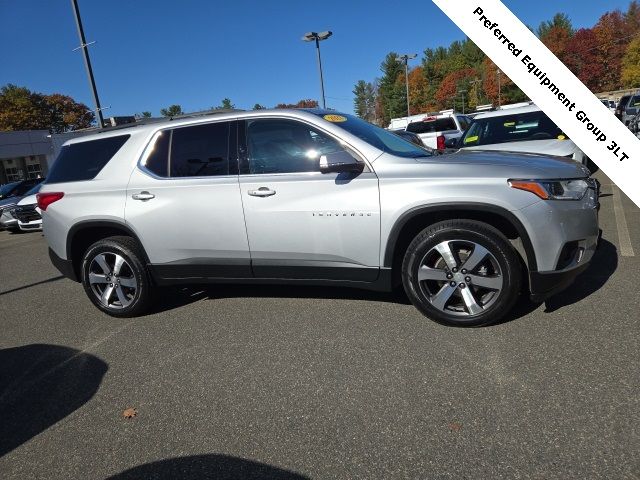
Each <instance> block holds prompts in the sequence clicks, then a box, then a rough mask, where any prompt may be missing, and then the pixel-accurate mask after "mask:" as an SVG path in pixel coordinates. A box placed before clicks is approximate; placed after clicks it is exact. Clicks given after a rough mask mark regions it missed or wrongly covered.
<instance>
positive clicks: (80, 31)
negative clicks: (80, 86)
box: [71, 0, 104, 128]
mask: <svg viewBox="0 0 640 480" xmlns="http://www.w3.org/2000/svg"><path fill="white" fill-rule="evenodd" d="M71 7H72V8H73V16H74V17H75V19H76V27H78V37H80V46H79V47H78V48H79V49H81V50H82V56H83V57H84V66H85V68H86V69H87V76H88V77H89V85H90V86H91V93H92V94H93V103H94V104H95V106H96V121H97V122H98V128H102V127H104V120H103V119H102V108H101V107H100V100H99V99H98V89H97V88H96V81H95V80H94V78H93V69H92V68H91V60H90V59H89V51H88V50H87V47H88V46H89V44H88V43H87V41H86V40H85V38H84V29H83V28H82V19H81V18H80V9H79V8H78V2H77V0H71ZM91 43H95V42H91ZM76 50H77V49H76Z"/></svg>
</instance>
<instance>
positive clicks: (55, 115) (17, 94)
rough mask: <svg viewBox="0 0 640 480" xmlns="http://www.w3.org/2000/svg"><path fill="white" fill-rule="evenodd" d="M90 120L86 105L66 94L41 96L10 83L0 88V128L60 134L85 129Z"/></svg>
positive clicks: (90, 112) (89, 111) (91, 118)
mask: <svg viewBox="0 0 640 480" xmlns="http://www.w3.org/2000/svg"><path fill="white" fill-rule="evenodd" d="M93 119H94V115H93V112H92V111H91V110H89V107H87V106H86V105H84V104H82V103H78V102H76V101H75V100H73V99H72V98H71V97H69V96H66V95H62V94H59V93H54V94H52V95H43V94H41V93H36V92H32V91H31V90H29V89H28V88H25V87H18V86H16V85H12V84H8V85H5V86H4V87H2V88H1V89H0V130H49V131H50V132H52V133H62V132H68V131H70V130H78V129H81V128H88V127H90V126H91V124H92V122H93Z"/></svg>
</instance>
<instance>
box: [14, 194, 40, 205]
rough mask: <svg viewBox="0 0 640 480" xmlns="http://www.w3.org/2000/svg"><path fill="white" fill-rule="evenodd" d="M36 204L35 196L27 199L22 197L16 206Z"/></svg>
mask: <svg viewBox="0 0 640 480" xmlns="http://www.w3.org/2000/svg"><path fill="white" fill-rule="evenodd" d="M36 203H38V199H37V198H36V196H35V195H29V196H28V197H23V198H22V200H20V201H19V202H18V205H20V206H23V205H34V204H36Z"/></svg>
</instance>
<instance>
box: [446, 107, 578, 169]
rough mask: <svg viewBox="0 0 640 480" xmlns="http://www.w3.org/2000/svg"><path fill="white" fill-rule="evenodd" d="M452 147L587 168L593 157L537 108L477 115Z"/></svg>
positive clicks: (519, 108)
mask: <svg viewBox="0 0 640 480" xmlns="http://www.w3.org/2000/svg"><path fill="white" fill-rule="evenodd" d="M447 146H448V147H458V148H463V149H465V150H502V151H511V152H523V153H539V154H543V155H553V156H556V157H565V158H570V159H572V160H574V161H576V162H578V163H581V164H583V165H587V164H588V161H589V158H588V157H587V156H586V155H585V154H584V153H583V152H582V150H580V149H579V148H578V146H577V145H576V144H575V143H574V142H573V141H571V140H570V139H569V138H568V137H567V135H566V134H565V133H564V132H563V131H562V130H561V129H560V127H558V126H557V125H556V124H555V123H553V121H552V120H551V119H550V118H549V117H548V116H547V115H546V114H545V113H544V112H543V111H542V110H540V108H539V107H537V106H536V105H533V104H532V105H527V106H524V107H517V108H510V109H505V110H495V111H492V112H486V113H481V114H478V115H476V117H475V118H474V120H473V124H472V125H471V127H470V128H469V129H468V130H467V131H466V133H465V134H464V136H463V137H462V138H461V140H460V141H459V142H455V143H454V141H451V143H448V144H447Z"/></svg>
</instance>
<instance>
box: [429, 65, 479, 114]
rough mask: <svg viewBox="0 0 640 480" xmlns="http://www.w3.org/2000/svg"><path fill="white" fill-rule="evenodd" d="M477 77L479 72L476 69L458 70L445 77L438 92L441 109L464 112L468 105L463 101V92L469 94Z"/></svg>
mask: <svg viewBox="0 0 640 480" xmlns="http://www.w3.org/2000/svg"><path fill="white" fill-rule="evenodd" d="M477 77H478V71H477V70H476V69H475V68H465V69H462V70H457V71H455V72H451V73H450V74H449V75H447V76H446V77H444V79H443V80H442V82H441V83H440V86H439V87H438V91H437V92H436V100H437V101H438V105H439V107H440V108H453V109H455V110H464V105H467V103H466V100H463V96H462V94H461V92H462V91H464V92H465V93H466V92H469V90H470V86H471V81H473V80H474V79H476V78H477ZM463 102H464V104H463Z"/></svg>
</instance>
